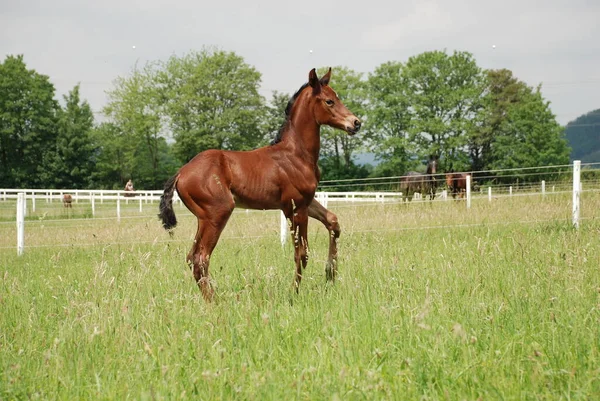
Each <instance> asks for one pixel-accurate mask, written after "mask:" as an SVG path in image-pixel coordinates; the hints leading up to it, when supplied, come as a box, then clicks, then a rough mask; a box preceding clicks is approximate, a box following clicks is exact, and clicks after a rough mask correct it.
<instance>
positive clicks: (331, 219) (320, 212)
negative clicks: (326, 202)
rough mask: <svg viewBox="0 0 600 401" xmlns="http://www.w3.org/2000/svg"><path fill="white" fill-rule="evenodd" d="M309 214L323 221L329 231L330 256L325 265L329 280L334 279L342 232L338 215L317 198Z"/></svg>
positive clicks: (312, 203) (311, 205)
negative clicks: (338, 245)
mask: <svg viewBox="0 0 600 401" xmlns="http://www.w3.org/2000/svg"><path fill="white" fill-rule="evenodd" d="M308 215H309V216H310V217H312V218H313V219H317V220H319V221H320V222H321V223H323V225H324V226H325V228H326V229H327V231H328V232H329V257H328V259H327V265H326V266H325V276H326V277H327V280H328V281H334V280H335V276H336V274H337V242H338V239H339V238H340V233H341V229H340V224H339V223H338V219H337V216H336V215H335V214H334V213H332V212H331V211H329V210H327V209H325V207H324V206H323V205H321V204H320V203H319V202H317V200H316V199H313V201H312V202H311V204H310V206H309V207H308Z"/></svg>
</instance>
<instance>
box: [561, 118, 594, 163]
mask: <svg viewBox="0 0 600 401" xmlns="http://www.w3.org/2000/svg"><path fill="white" fill-rule="evenodd" d="M565 133H566V136H567V141H569V146H571V148H572V149H573V150H572V151H571V160H581V161H582V162H584V163H591V162H600V109H598V110H594V111H590V112H589V113H587V114H584V115H582V116H579V117H577V118H576V119H575V120H573V121H571V122H570V123H568V124H567V126H566V130H565Z"/></svg>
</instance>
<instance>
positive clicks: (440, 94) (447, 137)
mask: <svg viewBox="0 0 600 401" xmlns="http://www.w3.org/2000/svg"><path fill="white" fill-rule="evenodd" d="M403 76H404V78H405V81H406V93H405V95H406V97H407V101H408V104H409V105H410V107H409V114H410V123H409V128H408V133H409V140H411V141H413V142H415V143H416V144H417V146H418V153H419V155H420V156H421V157H426V156H427V155H430V154H437V155H439V156H440V157H441V159H442V160H445V161H446V164H448V163H449V162H450V163H454V165H457V164H458V165H467V164H468V153H467V152H466V146H467V138H468V135H469V133H470V132H471V131H472V130H473V128H474V127H473V124H474V122H475V117H476V116H477V113H478V112H479V110H480V109H481V107H482V104H481V95H482V93H483V90H484V86H483V76H482V73H481V69H480V68H479V67H478V66H477V63H476V62H475V60H474V58H473V55H472V54H470V53H467V52H454V53H453V54H452V55H450V56H449V55H447V54H446V53H445V52H442V51H431V52H425V53H422V54H419V55H417V56H414V57H411V58H410V59H409V60H408V62H407V63H406V66H405V68H404V69H403Z"/></svg>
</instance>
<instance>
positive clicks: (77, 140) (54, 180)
mask: <svg viewBox="0 0 600 401" xmlns="http://www.w3.org/2000/svg"><path fill="white" fill-rule="evenodd" d="M63 98H64V101H65V106H64V108H60V109H58V112H57V115H58V133H57V136H56V140H55V146H54V149H53V151H49V152H48V153H46V155H45V161H44V169H43V171H42V172H41V178H42V180H43V182H44V183H45V186H48V187H51V188H87V187H89V186H90V183H91V181H90V178H91V173H92V171H93V169H94V161H93V156H94V153H95V152H94V145H93V143H92V141H91V137H90V132H91V130H92V127H93V124H94V115H93V113H92V110H91V108H90V105H89V104H88V103H87V101H83V102H82V101H81V100H80V96H79V85H76V86H75V87H74V88H73V90H72V91H70V92H69V94H68V95H66V96H63Z"/></svg>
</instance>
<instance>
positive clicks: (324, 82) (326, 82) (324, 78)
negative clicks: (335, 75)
mask: <svg viewBox="0 0 600 401" xmlns="http://www.w3.org/2000/svg"><path fill="white" fill-rule="evenodd" d="M330 79H331V67H329V71H327V74H325V75H323V76H322V77H321V85H329V80H330Z"/></svg>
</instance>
